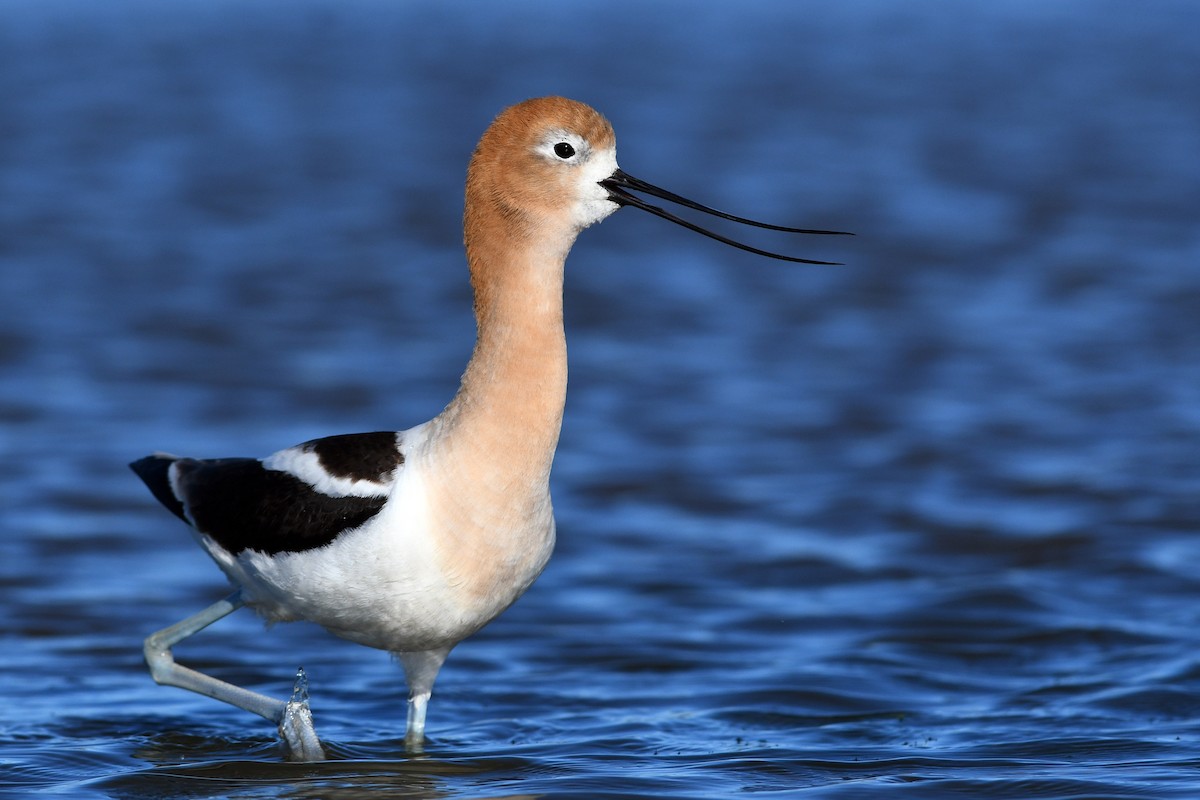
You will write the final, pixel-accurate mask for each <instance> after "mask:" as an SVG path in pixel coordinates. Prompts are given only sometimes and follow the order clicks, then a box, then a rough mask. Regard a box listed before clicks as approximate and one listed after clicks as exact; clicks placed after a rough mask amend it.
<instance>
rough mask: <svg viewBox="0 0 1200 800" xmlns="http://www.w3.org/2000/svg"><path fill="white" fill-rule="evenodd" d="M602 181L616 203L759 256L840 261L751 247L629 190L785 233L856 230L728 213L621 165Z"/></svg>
mask: <svg viewBox="0 0 1200 800" xmlns="http://www.w3.org/2000/svg"><path fill="white" fill-rule="evenodd" d="M600 185H601V186H603V187H604V188H605V189H607V190H608V197H609V199H610V200H612V201H613V202H614V203H616V204H617V205H621V206H633V207H634V208H640V209H641V210H643V211H647V212H649V213H651V214H653V215H654V216H656V217H662V218H663V219H665V220H667V221H669V222H674V223H675V224H676V225H682V226H683V227H685V228H687V229H689V230H693V231H695V232H696V233H699V234H703V235H704V236H707V237H709V238H710V239H716V240H717V241H718V242H722V243H724V244H727V245H730V246H732V247H736V248H738V249H739V250H745V251H746V252H749V253H754V254H756V255H760V256H766V257H767V258H776V259H779V260H780V261H792V262H795V263H797V264H825V265H829V266H838V265H839V262H837V261H816V260H814V259H811V258H798V257H796V256H788V255H784V254H782V253H773V252H771V251H770V250H760V249H759V248H757V247H751V246H750V245H748V244H743V243H741V242H739V241H736V240H734V239H730V238H728V237H726V236H722V235H721V234H719V233H716V232H714V231H710V230H708V229H707V228H703V227H701V226H699V225H697V224H696V223H694V222H689V221H688V220H685V219H682V218H680V217H677V216H675V215H674V214H672V213H671V212H669V211H666V210H665V209H663V208H660V207H659V206H656V205H652V204H650V203H647V202H646V201H645V200H643V199H642V198H640V197H638V196H637V195H634V194H630V192H631V191H636V192H643V193H645V194H648V195H651V196H652V197H660V198H662V199H663V200H669V201H670V202H672V203H677V204H679V205H681V206H684V207H686V208H690V209H693V210H695V211H701V212H703V213H705V214H711V215H713V216H714V217H720V218H721V219H727V220H730V221H732V222H738V223H741V224H742V225H753V226H754V227H756V228H766V229H768V230H772V231H783V232H784V233H806V234H817V235H822V236H853V235H854V234H852V233H848V232H846V231H824V230H816V229H813V228H789V227H785V226H783V225H771V224H768V223H766V222H759V221H757V220H753V219H747V218H746V217H739V216H736V215H734V214H728V213H726V212H724V211H718V210H717V209H715V208H710V207H708V206H706V205H702V204H700V203H697V202H696V201H694V200H689V199H687V198H686V197H681V196H680V195H677V194H675V193H674V192H668V191H667V190H666V189H662V188H659V187H658V186H655V185H654V184H652V183H646V182H645V181H643V180H641V179H639V178H635V177H633V176H632V175H630V174H628V173H627V172H625V171H624V170H620V169H618V170H617V171H616V172H614V173H613V174H612V175H610V176H608V177H607V178H605V179H604V180H602V181H600Z"/></svg>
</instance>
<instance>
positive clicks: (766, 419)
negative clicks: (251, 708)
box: [0, 0, 1200, 799]
mask: <svg viewBox="0 0 1200 800" xmlns="http://www.w3.org/2000/svg"><path fill="white" fill-rule="evenodd" d="M1198 23H1200V13H1198V12H1197V11H1196V10H1195V8H1194V6H1193V5H1191V4H1188V3H1170V2H1164V3H1155V4H1153V5H1152V6H1137V7H1136V8H1135V7H1134V6H1130V5H1128V4H1123V3H1115V2H1114V3H1105V2H1087V3H1085V2H1069V1H1068V2H1059V3H1054V4H1040V3H1026V2H1015V1H1010V2H1001V3H992V4H988V5H986V7H985V6H983V5H980V4H957V5H948V4H941V3H933V2H917V3H906V4H904V5H903V6H900V5H896V4H892V3H883V2H865V1H864V2H853V3H845V4H840V5H838V6H837V7H836V8H833V7H815V6H808V5H801V4H793V3H784V2H778V3H769V2H768V3H759V4H739V7H738V8H736V9H735V8H733V7H729V8H722V7H717V6H715V5H706V6H700V7H696V6H692V5H686V4H675V3H662V4H652V5H650V6H649V7H647V6H645V5H644V4H637V3H624V2H618V3H606V4H591V5H587V6H583V5H579V6H576V5H573V4H556V5H554V6H546V5H544V4H541V3H535V2H525V3H515V4H514V3H508V4H503V5H502V6H501V5H497V6H494V7H493V6H485V5H480V4H471V5H462V6H447V5H440V4H421V3H412V4H386V3H381V2H369V1H368V0H355V1H354V2H348V3H339V4H334V3H330V2H317V1H316V0H309V1H308V2H299V3H283V2H264V3H259V4H254V5H252V6H247V5H244V4H238V3H232V2H216V3H198V2H182V3H173V4H170V5H169V6H164V5H161V4H157V3H148V2H138V1H137V0H118V2H110V3H105V4H91V3H82V2H48V3H32V2H29V3H20V2H18V3H13V4H10V5H9V6H7V7H6V9H5V10H4V20H3V25H0V98H3V102H2V103H0V375H2V376H3V377H2V379H0V425H2V427H0V455H2V456H3V457H2V458H0V587H2V594H0V600H2V602H3V614H2V615H0V616H2V619H3V628H2V629H0V631H2V634H3V644H4V654H5V655H4V658H3V659H2V660H0V678H2V679H0V709H3V710H2V711H0V760H2V761H3V767H2V769H0V794H3V793H7V794H8V795H9V796H13V797H24V796H28V795H30V794H32V793H34V792H46V793H49V794H51V795H57V796H60V797H72V798H74V797H79V798H100V797H115V798H163V797H187V798H198V797H238V798H260V797H272V798H273V797H321V798H338V797H343V798H352V797H363V796H368V795H370V796H379V795H384V796H394V797H463V798H466V797H472V798H475V797H504V796H550V797H568V796H569V797H588V798H598V797H689V798H727V797H730V796H734V795H736V794H741V793H761V794H764V795H766V796H778V797H792V796H798V797H821V798H857V797H874V796H877V795H883V794H888V795H895V796H903V797H914V798H923V799H924V798H938V797H971V798H977V797H1007V798H1069V797H1074V798H1078V797H1088V798H1093V797H1103V798H1173V797H1178V798H1194V797H1196V796H1200V758H1198V756H1197V744H1198V741H1200V725H1198V724H1197V716H1198V712H1200V656H1198V655H1197V654H1198V653H1200V634H1198V633H1197V631H1200V624H1198V623H1200V606H1198V604H1197V602H1196V600H1197V595H1198V590H1200V584H1198V580H1197V578H1196V570H1195V568H1194V565H1195V564H1196V563H1197V558H1198V556H1200V543H1198V540H1197V538H1196V527H1197V521H1198V520H1200V500H1198V499H1197V497H1198V495H1197V453H1198V452H1200V448H1198V441H1200V373H1198V372H1197V367H1196V364H1197V357H1198V356H1200V228H1198V227H1197V225H1196V218H1197V211H1198V210H1200V158H1197V149H1196V143H1197V142H1200V88H1198V86H1200V84H1197V82H1196V75H1197V74H1200V40H1197V38H1196V36H1195V33H1194V32H1195V30H1196V29H1197V24H1198ZM546 93H561V94H566V95H569V96H573V97H576V98H578V99H581V100H584V101H587V102H590V103H592V104H594V105H595V106H597V107H598V108H600V109H602V110H603V111H604V112H605V113H606V114H607V115H608V116H609V117H610V118H611V119H612V121H613V122H614V124H615V125H616V127H617V131H618V135H619V140H620V156H621V164H622V166H623V167H624V168H626V169H628V170H629V171H630V172H631V173H633V174H636V175H639V176H643V177H645V178H646V179H648V180H651V181H654V182H655V183H660V184H662V185H665V186H668V187H670V188H672V189H675V190H676V191H679V192H681V193H683V194H686V195H689V196H694V197H696V198H697V199H699V200H701V201H707V202H712V203H714V204H717V205H722V206H725V207H728V208H730V209H731V210H734V211H738V212H741V213H745V214H749V215H750V216H757V217H763V218H770V219H773V220H778V221H780V222H783V223H791V224H801V225H807V226H812V227H827V228H836V229H846V230H853V231H855V232H857V233H858V236H857V237H856V238H855V239H853V240H836V241H831V240H815V239H814V240H808V241H805V242H803V243H802V244H803V247H802V254H804V255H810V256H812V257H815V258H830V259H833V260H843V261H846V262H847V265H846V266H845V267H841V268H819V267H799V266H787V265H782V264H776V263H770V262H765V261H761V260H758V259H755V258H754V257H753V256H750V255H747V254H744V253H737V252H734V251H731V250H728V249H725V248H721V247H720V246H718V245H716V244H715V243H713V242H711V241H708V240H704V239H701V238H700V237H695V236H691V235H689V234H687V233H686V232H684V231H682V230H680V229H678V228H674V227H672V226H668V225H665V224H663V223H661V221H659V220H654V219H651V218H649V217H646V216H645V215H638V214H636V213H635V212H632V211H626V212H624V213H621V214H618V215H617V216H616V217H614V218H613V219H611V220H610V221H608V222H606V223H605V224H604V225H603V226H600V227H599V228H597V229H594V230H589V231H587V232H585V233H584V234H583V235H582V236H581V238H580V241H579V243H578V245H577V247H576V251H575V253H574V254H573V255H572V257H571V260H570V262H569V264H568V276H567V285H566V303H567V328H568V331H567V333H568V339H569V343H570V347H571V388H570V395H569V399H568V408H567V416H566V421H565V425H564V430H563V437H562V442H561V445H560V449H559V456H558V460H557V463H556V468H555V474H554V490H555V501H556V509H557V516H558V520H559V547H558V550H557V552H556V555H555V558H554V560H553V561H552V562H551V564H550V567H549V569H548V570H547V572H546V573H545V575H544V576H543V577H542V578H541V579H540V581H539V582H538V583H537V584H536V585H535V586H534V588H533V589H532V590H531V591H530V592H529V593H528V594H527V595H526V596H525V597H524V598H523V599H522V600H521V601H520V602H519V603H518V604H517V605H516V606H514V607H513V608H512V609H511V610H510V611H509V612H507V613H506V614H505V615H504V616H503V617H501V618H500V619H499V620H498V621H496V622H495V623H494V624H493V625H492V626H490V627H489V628H487V629H485V630H484V631H483V632H482V633H481V634H479V635H478V636H476V637H474V638H473V639H471V640H469V641H468V642H466V643H464V644H463V645H461V646H460V647H459V648H458V649H457V650H456V651H455V653H454V654H453V655H452V656H451V658H450V660H449V661H448V662H447V665H446V668H445V669H444V670H443V672H442V674H441V677H440V678H439V682H438V685H437V692H436V694H435V696H434V699H433V702H432V704H431V707H430V717H429V724H430V735H431V741H430V742H429V745H428V747H427V750H426V753H425V755H424V756H423V757H407V756H405V755H404V752H403V747H402V743H401V737H402V736H403V725H404V707H403V701H404V690H403V685H402V680H401V676H400V672H399V669H398V667H397V666H396V665H394V664H392V663H390V661H389V658H388V656H387V655H386V654H383V653H378V652H375V651H371V650H367V649H364V648H361V647H357V646H354V645H351V644H349V643H345V642H342V641H340V640H336V639H333V638H332V637H329V636H328V635H326V634H324V633H323V632H322V631H320V630H319V629H316V628H313V627H311V626H306V625H292V626H281V627H277V628H275V629H273V630H271V631H269V632H267V633H263V631H262V627H261V625H260V624H259V623H258V622H257V621H256V620H255V619H254V618H253V617H252V616H250V615H248V614H246V613H244V612H243V613H241V614H239V615H235V616H234V617H232V618H230V619H228V620H225V621H223V622H222V623H221V624H220V625H218V626H215V627H214V628H213V629H211V630H210V631H208V632H205V633H204V634H203V635H201V636H198V637H196V638H195V639H193V640H191V641H189V642H187V643H186V644H185V645H183V646H182V647H181V648H180V651H179V654H180V657H181V660H183V661H185V663H189V664H191V665H194V666H196V667H198V668H201V669H204V670H207V671H209V672H211V673H213V674H215V675H218V676H220V677H223V678H225V679H227V680H231V681H234V682H237V683H241V684H246V685H249V686H252V687H254V688H257V689H259V690H261V691H264V692H269V693H272V694H279V695H282V694H283V693H284V692H286V690H287V687H288V685H289V680H290V676H291V674H292V673H293V672H294V670H295V668H296V667H297V666H298V665H300V664H303V665H304V666H305V668H306V669H307V671H308V673H309V675H310V677H311V681H312V688H313V707H314V712H315V715H316V720H317V726H318V730H319V732H320V733H321V735H322V737H323V738H324V739H325V740H326V741H327V743H328V744H329V746H330V748H331V750H332V754H333V755H334V759H333V760H331V761H330V762H327V763H324V764H320V765H304V766H297V765H289V764H285V763H282V762H281V760H280V756H279V751H278V748H277V745H276V742H275V740H274V738H273V734H272V731H271V730H270V726H268V725H264V724H262V723H261V721H260V720H258V719H257V718H255V717H252V716H250V715H248V714H246V713H245V712H242V711H239V710H237V709H232V708H224V707H222V706H221V705H220V704H216V703H214V702H212V701H210V700H207V699H205V698H201V697H196V696H192V695H190V694H188V693H185V692H182V691H179V690H175V689H170V688H165V687H158V686H155V685H154V684H153V683H152V682H151V681H150V679H149V677H148V676H147V674H146V670H145V667H144V665H143V664H142V660H141V639H142V637H143V636H145V635H146V634H147V633H149V632H150V631H153V630H155V629H157V628H159V627H162V626H165V625H167V624H169V623H171V622H174V621H175V620H177V619H179V618H181V617H183V616H185V615H187V614H190V613H192V612H194V611H196V610H198V609H199V608H201V607H203V606H204V605H207V604H208V603H210V602H212V601H213V600H215V599H217V598H218V597H220V596H222V595H223V594H224V593H225V591H226V587H225V585H224V581H223V579H222V578H221V576H220V573H219V572H218V571H217V570H216V568H215V567H213V566H212V565H211V564H210V563H209V562H208V561H207V559H206V558H205V556H204V555H203V554H202V553H201V552H200V551H199V550H198V549H197V548H196V546H195V545H194V544H193V543H192V541H191V540H190V537H189V536H188V534H187V532H186V530H185V529H184V528H183V526H181V525H180V524H179V523H178V522H177V521H175V520H174V519H173V518H171V517H170V516H169V515H168V514H167V513H166V512H164V511H163V510H162V509H161V508H159V507H157V505H156V504H155V503H154V502H153V500H152V499H151V498H150V497H149V495H148V494H147V493H146V492H145V490H144V488H143V487H142V486H141V485H140V483H139V482H138V481H137V480H136V478H135V477H134V476H133V475H132V474H131V473H129V472H128V471H127V470H126V469H125V466H124V465H125V463H126V462H127V461H129V460H131V459H133V458H136V457H139V456H141V455H143V454H145V453H147V452H150V451H153V450H159V449H162V450H168V451H175V452H181V453H187V454H191V455H196V456H225V455H265V454H267V453H269V452H272V451H274V450H276V449H279V448H281V447H285V446H288V445H291V444H294V443H296V442H299V441H303V440H305V439H308V438H312V437H315V436H321V435H327V434H333V433H341V432H347V431H363V430H376V429H391V428H404V427H408V426H410V425H412V424H415V423H417V422H420V421H422V420H424V419H427V418H428V417H430V416H431V415H433V414H435V413H437V411H438V410H440V408H441V407H442V406H443V405H444V404H445V402H446V401H447V400H448V399H449V397H450V396H451V394H452V393H453V391H454V389H455V387H456V385H457V379H458V375H459V373H460V371H461V369H462V366H463V365H464V364H465V362H466V358H467V356H468V355H469V353H470V347H471V337H472V332H473V331H472V320H471V316H470V295H469V288H468V286H467V282H466V272H465V267H464V265H463V258H462V255H461V252H460V247H461V245H460V240H461V233H460V231H459V228H458V225H459V215H460V213H461V191H462V189H461V182H462V178H463V174H464V170H465V165H466V160H467V158H468V156H469V154H470V152H471V148H472V147H473V145H474V142H475V140H476V138H477V137H478V135H479V134H480V133H481V132H482V130H483V128H484V127H486V125H487V123H488V121H489V120H490V119H491V117H492V116H493V115H494V114H495V113H496V112H497V111H498V110H499V109H500V108H502V107H503V106H505V105H507V104H509V103H512V102H515V101H517V100H520V99H523V98H525V97H528V96H534V95H540V94H546ZM755 241H756V242H758V243H760V244H762V245H764V246H784V245H785V244H786V243H781V242H780V240H777V239H774V238H772V237H771V235H770V234H767V233H764V234H762V236H761V237H760V238H756V239H755Z"/></svg>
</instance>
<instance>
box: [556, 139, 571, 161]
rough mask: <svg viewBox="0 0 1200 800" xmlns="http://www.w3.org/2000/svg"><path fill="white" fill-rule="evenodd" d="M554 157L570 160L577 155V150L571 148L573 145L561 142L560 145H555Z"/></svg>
mask: <svg viewBox="0 0 1200 800" xmlns="http://www.w3.org/2000/svg"><path fill="white" fill-rule="evenodd" d="M554 155H556V156H558V157H559V158H570V157H571V156H573V155H575V148H574V147H571V145H569V144H567V143H566V142H559V143H558V144H556V145H554Z"/></svg>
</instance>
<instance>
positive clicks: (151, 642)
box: [143, 592, 325, 761]
mask: <svg viewBox="0 0 1200 800" xmlns="http://www.w3.org/2000/svg"><path fill="white" fill-rule="evenodd" d="M243 605H245V601H244V600H242V596H241V592H234V593H233V594H231V595H230V596H229V597H226V598H225V599H224V600H220V601H218V602H216V603H213V604H212V605H211V606H209V607H208V608H206V609H204V610H203V611H201V612H200V613H198V614H193V615H192V616H190V617H188V618H187V619H184V620H181V621H179V622H176V623H175V624H174V625H172V626H170V627H169V628H163V629H162V630H161V631H158V632H156V633H152V634H151V635H150V636H148V637H146V642H145V645H144V646H143V652H144V653H145V655H146V664H147V665H148V666H149V667H150V676H151V677H152V678H154V681H155V682H156V683H160V684H163V685H164V686H178V687H179V688H181V689H187V690H188V691H192V692H197V693H198V694H202V695H206V696H208V697H211V698H213V699H215V700H220V701H222V702H225V703H229V704H230V705H234V706H237V707H238V708H242V709H245V710H246V711H250V712H252V713H254V714H258V715H259V716H260V717H264V718H265V719H269V720H270V721H271V722H274V723H275V724H276V725H278V726H279V734H280V736H282V737H283V740H284V744H285V745H286V746H287V748H288V757H289V758H290V759H291V760H295V761H320V760H323V759H324V758H325V753H324V751H323V750H322V749H321V744H320V740H319V739H318V738H317V734H316V731H315V730H313V726H312V714H311V713H310V712H309V710H308V689H307V681H305V680H304V677H303V671H301V674H300V675H298V676H297V679H296V689H295V691H293V693H292V699H291V700H290V701H289V702H286V703H285V702H283V701H282V700H276V699H274V698H271V697H267V696H266V695H262V694H259V693H258V692H252V691H250V690H249V689H243V688H242V687H240V686H234V685H233V684H232V683H226V682H225V681H222V680H218V679H217V678H214V677H212V676H211V675H205V674H204V673H202V672H197V671H196V670H194V669H189V668H188V667H185V666H183V665H182V664H177V663H175V657H174V656H173V655H172V653H171V648H172V647H174V646H175V645H176V644H178V643H179V642H182V641H183V640H184V639H186V638H188V637H189V636H192V635H194V634H196V633H199V632H200V631H202V630H204V629H205V628H207V627H208V626H209V625H211V624H213V623H214V622H216V621H217V620H219V619H222V618H224V617H226V616H228V615H229V614H232V613H233V612H234V611H236V610H238V609H239V608H241V607H242V606H243Z"/></svg>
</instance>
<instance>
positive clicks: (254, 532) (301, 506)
mask: <svg viewBox="0 0 1200 800" xmlns="http://www.w3.org/2000/svg"><path fill="white" fill-rule="evenodd" d="M392 437H393V438H392V442H393V445H392V447H393V449H395V434H392ZM172 463H175V464H178V470H179V478H178V482H177V483H178V487H177V488H178V490H179V496H178V497H177V496H176V494H175V492H174V490H173V489H172V487H171V484H170V480H169V478H168V471H169V469H170V466H171V464H172ZM130 466H131V467H132V468H133V471H134V472H136V473H137V474H138V476H139V477H141V478H142V480H143V481H145V482H146V485H147V486H148V487H149V488H150V491H151V492H152V493H153V494H154V496H155V497H156V498H158V500H159V501H160V502H161V503H162V504H163V505H165V506H166V507H167V508H168V509H170V510H171V511H172V512H174V513H175V514H176V515H177V516H179V517H181V518H182V519H184V521H185V522H188V523H189V524H191V525H193V526H194V527H195V528H196V530H198V531H200V532H201V533H205V534H208V535H209V536H211V537H212V538H213V539H214V540H216V542H217V544H219V545H221V547H223V548H224V549H226V550H228V551H229V552H230V553H234V554H237V553H240V552H242V551H243V550H257V551H259V552H262V553H267V554H268V555H274V554H276V553H298V552H302V551H305V550H312V549H315V548H318V547H324V546H325V545H327V544H329V543H330V542H332V541H333V540H334V539H336V538H337V537H338V535H339V534H340V533H342V532H343V531H346V530H349V529H351V528H357V527H358V526H359V525H362V524H363V523H364V522H366V521H367V520H369V519H370V518H371V517H373V516H375V515H376V514H377V513H379V510H380V509H381V508H383V504H384V503H385V502H386V500H387V498H386V497H357V496H349V497H331V496H329V495H327V494H322V493H321V492H318V491H316V490H315V489H313V487H311V486H309V485H308V484H307V483H305V482H304V481H302V480H300V479H299V478H296V477H295V476H293V475H291V474H289V473H287V472H281V471H279V470H269V469H266V468H264V467H263V465H262V462H261V461H258V460H257V459H253V458H221V459H206V460H197V459H190V458H182V459H175V458H170V457H164V456H149V457H148V458H143V459H141V460H140V461H135V462H134V463H133V464H131V465H130Z"/></svg>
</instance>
